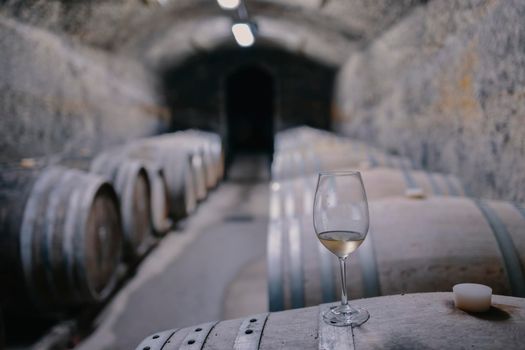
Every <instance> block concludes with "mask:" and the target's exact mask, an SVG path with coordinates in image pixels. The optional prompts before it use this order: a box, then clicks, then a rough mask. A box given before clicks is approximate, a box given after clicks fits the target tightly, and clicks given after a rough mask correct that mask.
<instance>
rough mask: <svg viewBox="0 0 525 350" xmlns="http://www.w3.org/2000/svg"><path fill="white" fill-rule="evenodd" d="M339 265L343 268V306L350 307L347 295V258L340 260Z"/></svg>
mask: <svg viewBox="0 0 525 350" xmlns="http://www.w3.org/2000/svg"><path fill="white" fill-rule="evenodd" d="M339 265H340V266H341V305H342V306H347V305H348V296H347V293H346V256H345V257H342V258H339Z"/></svg>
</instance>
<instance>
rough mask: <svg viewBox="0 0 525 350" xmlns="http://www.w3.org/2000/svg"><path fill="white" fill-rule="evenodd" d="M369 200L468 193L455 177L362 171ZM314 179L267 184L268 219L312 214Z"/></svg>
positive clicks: (390, 170) (403, 171)
mask: <svg viewBox="0 0 525 350" xmlns="http://www.w3.org/2000/svg"><path fill="white" fill-rule="evenodd" d="M361 174H362V177H363V182H364V185H365V189H366V194H367V197H368V199H369V200H375V199H381V198H386V197H398V196H406V197H407V198H415V199H421V198H424V197H428V196H466V195H467V194H468V192H467V191H466V190H465V189H464V187H463V185H462V184H461V182H460V181H459V179H458V178H457V177H455V176H454V175H449V174H442V173H430V172H427V171H423V170H413V169H407V168H403V169H394V168H372V169H370V170H364V171H362V172H361ZM316 186H317V176H303V177H296V178H292V179H288V180H282V181H272V183H271V184H270V191H271V192H270V193H271V195H270V217H271V218H272V219H278V218H280V217H294V216H300V215H305V214H308V215H309V214H311V212H312V210H313V200H314V194H315V188H316Z"/></svg>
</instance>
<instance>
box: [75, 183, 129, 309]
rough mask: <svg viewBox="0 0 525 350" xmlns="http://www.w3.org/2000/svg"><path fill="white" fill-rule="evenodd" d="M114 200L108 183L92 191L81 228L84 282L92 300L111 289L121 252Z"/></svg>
mask: <svg viewBox="0 0 525 350" xmlns="http://www.w3.org/2000/svg"><path fill="white" fill-rule="evenodd" d="M121 230H122V228H121V224H120V220H119V212H118V203H117V201H116V198H115V196H114V193H113V191H112V190H111V188H110V187H109V186H108V185H103V186H101V187H100V188H98V190H97V191H96V193H95V196H94V197H93V202H92V204H91V207H90V209H89V214H88V216H87V221H86V228H85V238H84V240H85V243H84V257H85V261H84V264H85V265H84V267H83V269H84V270H85V279H86V284H87V285H88V286H89V289H90V290H91V294H92V296H93V297H94V299H95V300H103V299H105V298H106V297H107V296H108V295H109V294H110V293H111V292H112V290H113V288H114V286H115V283H116V277H117V269H118V267H119V265H120V260H121V251H122V237H123V234H122V231H121Z"/></svg>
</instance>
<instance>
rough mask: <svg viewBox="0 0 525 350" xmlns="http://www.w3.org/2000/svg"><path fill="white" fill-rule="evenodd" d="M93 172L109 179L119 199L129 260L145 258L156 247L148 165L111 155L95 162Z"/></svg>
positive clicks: (105, 155)
mask: <svg viewBox="0 0 525 350" xmlns="http://www.w3.org/2000/svg"><path fill="white" fill-rule="evenodd" d="M90 170H91V172H93V173H96V174H99V175H101V176H105V177H106V178H107V179H108V180H109V181H110V182H111V183H112V184H113V186H114V187H115V190H116V191H117V194H118V196H119V199H120V212H121V216H122V225H123V229H124V255H125V258H126V259H127V260H129V261H133V260H135V259H137V258H139V257H141V256H142V255H144V254H145V253H146V252H147V250H148V249H149V248H150V247H151V245H152V244H153V239H152V215H151V200H150V198H151V189H150V180H149V177H148V173H147V171H146V169H145V167H144V165H143V164H142V163H141V162H139V161H136V160H130V159H126V158H125V157H124V156H123V154H122V153H121V152H114V151H108V152H104V153H102V154H100V155H98V156H97V157H96V158H95V159H93V161H92V162H91V167H90Z"/></svg>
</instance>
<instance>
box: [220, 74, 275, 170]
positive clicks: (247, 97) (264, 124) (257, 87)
mask: <svg viewBox="0 0 525 350" xmlns="http://www.w3.org/2000/svg"><path fill="white" fill-rule="evenodd" d="M274 85H275V83H274V79H273V77H272V75H271V74H270V73H269V72H267V71H266V70H265V69H263V68H260V67H258V66H245V67H242V68H239V69H237V70H235V71H234V72H233V73H232V74H231V75H230V76H228V78H227V80H226V113H227V120H228V148H229V152H228V153H229V158H230V160H232V158H233V156H234V155H235V154H239V153H266V154H271V153H273V119H274V108H275V101H274V98H275V86H274Z"/></svg>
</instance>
